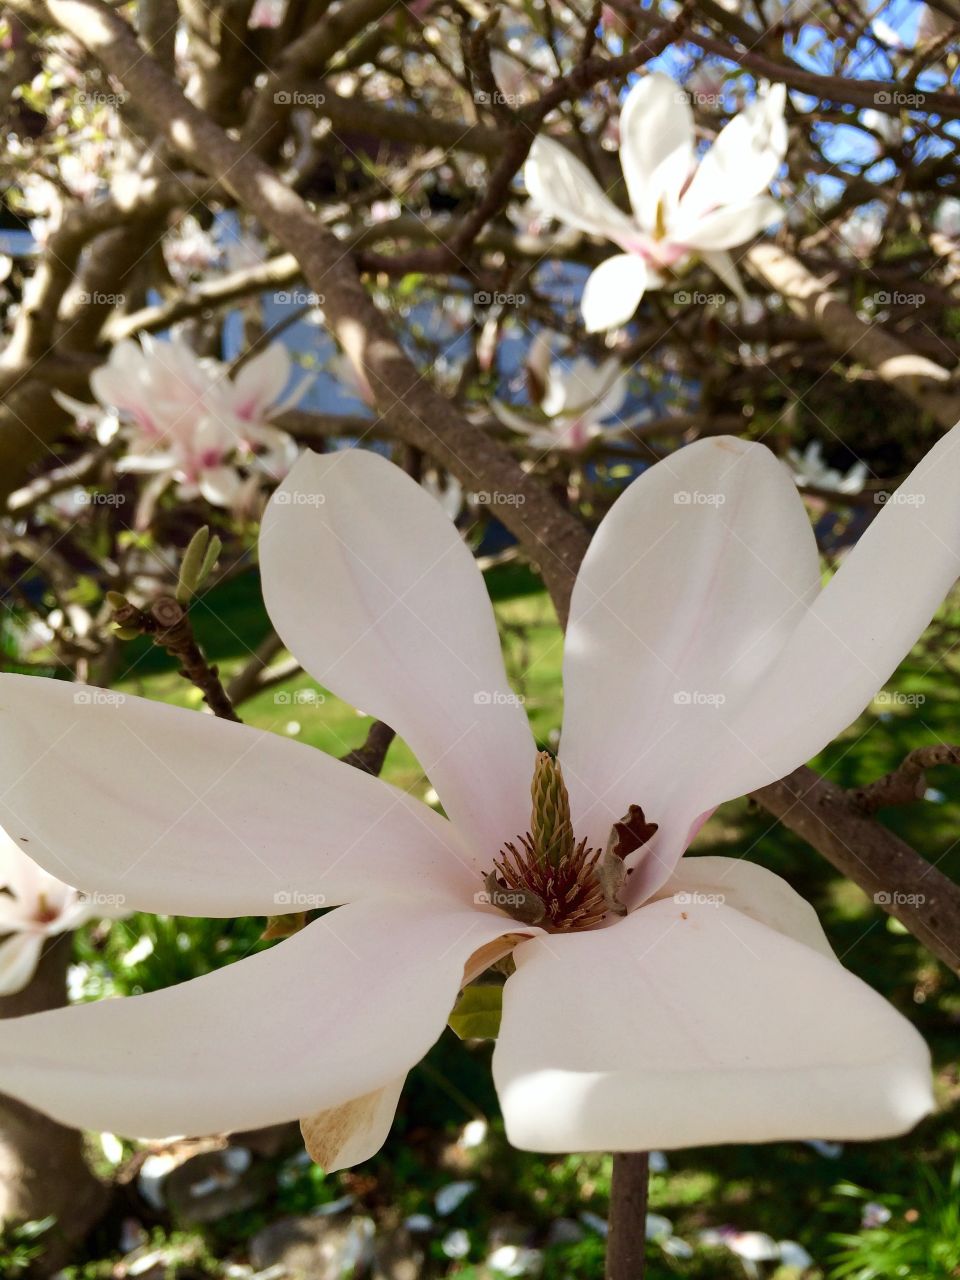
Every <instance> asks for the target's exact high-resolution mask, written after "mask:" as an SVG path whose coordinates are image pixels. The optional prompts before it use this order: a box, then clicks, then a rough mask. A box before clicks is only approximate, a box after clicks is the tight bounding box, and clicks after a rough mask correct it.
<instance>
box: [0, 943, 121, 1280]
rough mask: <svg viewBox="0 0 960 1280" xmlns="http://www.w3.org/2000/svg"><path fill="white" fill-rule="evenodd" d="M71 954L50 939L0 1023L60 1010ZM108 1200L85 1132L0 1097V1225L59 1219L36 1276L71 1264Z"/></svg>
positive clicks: (3, 1005)
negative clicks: (92, 1165) (89, 1154)
mask: <svg viewBox="0 0 960 1280" xmlns="http://www.w3.org/2000/svg"><path fill="white" fill-rule="evenodd" d="M70 955H71V948H70V935H69V934H67V935H60V936H59V937H56V938H52V939H51V940H50V942H49V943H48V944H47V946H46V947H45V949H44V953H43V956H42V958H41V961H40V965H39V967H38V968H37V972H36V975H35V976H34V978H33V980H32V981H31V982H30V984H29V985H28V986H27V987H26V989H25V990H24V991H21V992H20V993H19V994H17V995H14V996H5V997H3V998H0V1018H14V1017H19V1016H21V1015H22V1014H27V1013H39V1012H41V1011H42V1010H44V1009H54V1008H58V1007H59V1006H61V1005H63V1004H64V1003H65V999H66V972H67V965H68V964H69V962H70ZM108 1198H109V1193H108V1189H107V1187H106V1186H105V1185H104V1184H103V1183H102V1182H100V1181H99V1180H98V1179H97V1178H96V1177H94V1175H93V1173H92V1172H91V1171H90V1168H89V1166H88V1165H87V1162H86V1160H85V1158H84V1151H83V1138H82V1136H81V1134H79V1133H78V1132H77V1131H76V1130H75V1129H66V1128H64V1126H63V1125H61V1124H57V1123H56V1121H54V1120H50V1119H48V1118H47V1117H46V1116H43V1115H40V1114H39V1113H38V1112H36V1111H32V1110H31V1109H30V1108H29V1107H26V1106H24V1105H23V1103H22V1102H17V1101H16V1100H15V1099H14V1098H7V1097H4V1096H2V1095H0V1224H2V1225H9V1224H12V1223H16V1222H28V1221H33V1220H36V1219H38V1218H45V1217H47V1216H48V1215H50V1214H52V1215H53V1216H54V1217H55V1218H56V1223H55V1225H54V1226H52V1227H51V1228H50V1230H49V1231H48V1232H46V1233H45V1235H43V1236H42V1237H41V1240H42V1242H43V1245H44V1251H43V1254H42V1256H41V1257H40V1258H38V1260H37V1262H36V1264H35V1267H34V1271H35V1273H36V1274H39V1275H46V1274H49V1273H50V1272H51V1271H55V1270H57V1269H58V1268H59V1267H62V1266H63V1265H64V1264H65V1263H66V1262H68V1261H69V1258H70V1254H71V1252H72V1250H73V1246H74V1245H75V1244H76V1243H77V1242H78V1241H79V1240H81V1239H82V1238H83V1237H84V1236H85V1235H86V1233H87V1232H88V1231H89V1230H90V1228H91V1226H92V1225H93V1224H94V1223H95V1222H96V1221H97V1219H98V1218H99V1217H100V1216H101V1214H102V1212H103V1210H104V1208H105V1207H106V1204H107V1201H108Z"/></svg>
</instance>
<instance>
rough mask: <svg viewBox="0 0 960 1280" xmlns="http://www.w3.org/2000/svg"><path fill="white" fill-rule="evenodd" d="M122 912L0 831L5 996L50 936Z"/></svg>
mask: <svg viewBox="0 0 960 1280" xmlns="http://www.w3.org/2000/svg"><path fill="white" fill-rule="evenodd" d="M66 687H67V688H74V686H71V685H67V686H66ZM115 897H116V898H119V897H120V895H115ZM117 914H118V911H117V909H116V902H115V901H114V899H111V901H110V903H109V904H108V903H106V902H103V901H101V902H99V904H98V903H97V902H96V901H95V900H94V899H93V898H92V897H88V896H87V895H86V894H82V893H80V892H78V890H76V889H74V888H72V887H71V886H70V885H68V884H64V883H63V881H62V880H58V879H57V878H56V876H53V875H51V874H50V873H49V872H48V871H44V869H43V868H42V867H39V866H37V864H36V863H35V862H34V861H33V859H32V858H30V857H28V855H27V854H26V853H25V852H24V849H23V846H22V845H19V844H17V843H16V841H14V840H11V838H10V837H9V836H8V835H7V833H6V832H5V831H0V936H2V935H7V936H6V937H4V939H3V941H2V942H0V996H10V995H14V994H16V992H18V991H22V990H23V988H24V987H25V986H26V985H27V983H28V982H29V981H30V979H31V978H32V977H33V975H34V971H35V970H36V967H37V965H38V964H39V962H40V954H41V952H42V951H43V947H44V943H45V942H46V941H47V939H48V938H52V937H53V936H54V935H56V934H58V933H67V932H69V930H71V929H76V928H78V927H79V926H80V925H81V924H85V923H86V922H87V920H90V919H91V918H93V917H95V916H104V915H117Z"/></svg>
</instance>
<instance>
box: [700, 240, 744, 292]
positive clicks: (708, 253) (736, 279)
mask: <svg viewBox="0 0 960 1280" xmlns="http://www.w3.org/2000/svg"><path fill="white" fill-rule="evenodd" d="M700 256H701V258H703V260H704V262H705V263H706V265H707V266H708V267H709V268H710V270H711V271H712V272H713V273H714V275H716V276H717V277H718V278H719V279H720V280H722V281H723V283H724V284H725V285H726V286H727V288H728V289H729V290H730V292H731V293H732V294H733V295H734V297H736V298H737V299H739V301H740V302H746V300H747V291H746V289H744V287H743V281H742V280H741V279H740V272H739V271H738V270H737V264H736V263H735V262H734V260H733V257H732V256H731V255H730V254H729V253H728V252H727V251H726V249H705V250H704V251H703V253H701V255H700Z"/></svg>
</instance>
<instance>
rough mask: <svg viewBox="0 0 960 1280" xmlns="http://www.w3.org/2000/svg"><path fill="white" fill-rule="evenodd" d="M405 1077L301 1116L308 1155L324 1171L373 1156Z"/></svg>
mask: <svg viewBox="0 0 960 1280" xmlns="http://www.w3.org/2000/svg"><path fill="white" fill-rule="evenodd" d="M405 1080H406V1075H402V1076H398V1077H397V1079H396V1080H391V1081H390V1082H389V1084H386V1085H384V1086H383V1088H382V1089H375V1090H374V1091H373V1092H372V1093H365V1094H363V1095H362V1096H361V1097H359V1098H351V1100H350V1101H349V1102H344V1103H341V1105H340V1106H339V1107H330V1108H329V1109H328V1110H326V1111H318V1112H316V1113H315V1114H314V1115H312V1116H305V1117H304V1118H303V1119H302V1120H301V1121H300V1132H301V1133H302V1134H303V1141H304V1145H305V1146H306V1148H307V1151H308V1152H309V1153H310V1158H311V1159H312V1160H314V1161H315V1162H316V1163H317V1164H318V1165H320V1167H321V1168H322V1169H323V1170H324V1172H325V1173H336V1172H337V1170H338V1169H349V1168H350V1167H351V1166H352V1165H355V1164H362V1163H363V1162H364V1160H369V1159H370V1157H371V1156H375V1155H376V1154H377V1152H378V1151H379V1150H380V1148H381V1147H382V1146H383V1144H384V1143H385V1142H386V1140H387V1134H388V1133H389V1132H390V1129H391V1127H392V1126H393V1121H394V1117H395V1116H396V1114H397V1103H398V1102H399V1101H400V1094H401V1092H402V1091H403V1085H404V1082H405Z"/></svg>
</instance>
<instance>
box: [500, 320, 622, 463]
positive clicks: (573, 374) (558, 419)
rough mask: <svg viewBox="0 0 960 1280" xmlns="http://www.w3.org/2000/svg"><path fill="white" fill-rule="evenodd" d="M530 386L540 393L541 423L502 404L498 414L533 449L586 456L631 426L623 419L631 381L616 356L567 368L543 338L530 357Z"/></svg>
mask: <svg viewBox="0 0 960 1280" xmlns="http://www.w3.org/2000/svg"><path fill="white" fill-rule="evenodd" d="M527 368H528V370H529V372H530V375H531V377H530V382H531V383H532V385H533V386H534V387H536V388H538V389H540V394H539V396H538V397H537V407H538V408H539V410H540V412H541V413H542V415H543V417H542V418H541V420H540V421H539V422H538V421H536V420H534V419H531V418H529V417H526V416H524V414H523V413H522V412H518V411H517V410H516V409H514V408H512V407H511V406H510V405H508V404H505V403H504V402H503V401H502V400H494V401H493V402H492V406H491V407H492V408H493V411H494V413H495V414H496V415H497V417H498V418H499V419H500V421H501V422H502V423H503V424H504V426H506V427H509V428H510V429H511V431H519V432H520V433H521V434H522V435H524V436H526V437H527V442H528V444H529V445H530V447H531V448H532V449H536V450H543V451H544V452H553V451H554V450H557V451H563V452H569V453H581V452H582V451H583V450H584V449H585V448H586V447H587V446H588V445H589V444H591V443H592V442H593V441H594V440H595V439H597V437H598V436H603V435H606V436H612V435H615V434H616V433H617V432H618V431H622V430H624V428H626V427H628V426H630V425H632V421H635V420H636V419H633V420H632V421H631V422H630V423H628V422H625V421H624V420H623V419H622V418H620V417H619V414H620V410H621V409H622V408H623V405H624V401H625V400H626V398H627V392H628V388H629V376H628V374H627V373H626V371H625V370H624V369H623V368H622V367H621V365H620V364H619V362H618V361H617V360H616V359H615V358H614V357H612V356H610V357H608V358H607V359H606V360H604V361H603V362H602V363H601V364H594V363H593V361H592V360H590V359H589V358H588V357H587V356H577V357H576V358H575V359H574V360H572V361H569V362H567V363H566V364H564V363H563V362H562V361H560V360H555V359H553V353H552V349H551V343H550V336H549V335H544V334H538V335H537V337H536V338H535V339H534V341H533V343H532V344H531V347H530V352H529V354H528V357H527Z"/></svg>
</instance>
